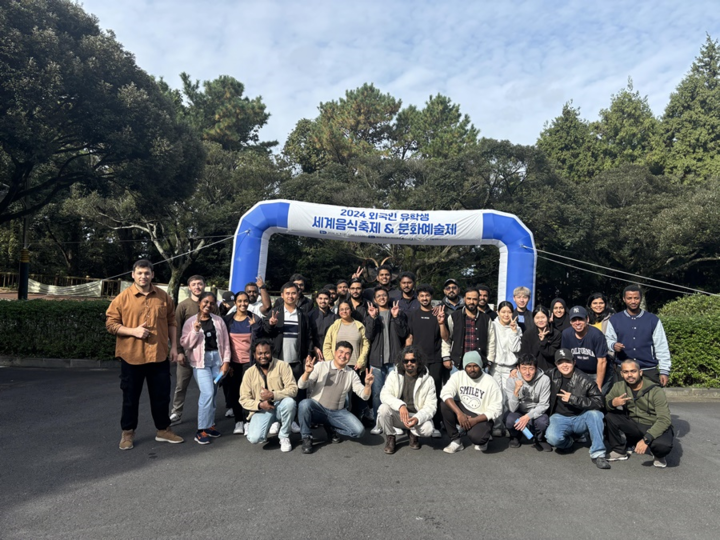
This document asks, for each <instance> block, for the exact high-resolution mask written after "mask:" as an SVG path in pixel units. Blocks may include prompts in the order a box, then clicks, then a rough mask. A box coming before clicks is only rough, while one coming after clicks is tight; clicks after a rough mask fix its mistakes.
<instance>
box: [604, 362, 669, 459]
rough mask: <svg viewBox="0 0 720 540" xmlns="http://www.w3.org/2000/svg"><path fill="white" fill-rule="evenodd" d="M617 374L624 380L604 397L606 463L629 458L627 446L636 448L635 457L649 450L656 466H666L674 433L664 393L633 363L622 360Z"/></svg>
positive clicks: (616, 384)
mask: <svg viewBox="0 0 720 540" xmlns="http://www.w3.org/2000/svg"><path fill="white" fill-rule="evenodd" d="M620 374H621V375H622V378H623V379H624V380H622V381H620V382H617V383H615V384H614V385H613V387H612V388H611V389H610V392H608V395H607V396H605V403H606V404H607V410H608V412H607V414H606V415H605V422H606V423H607V429H608V442H609V444H610V457H609V458H608V461H625V460H626V459H628V458H629V457H630V456H629V455H628V452H627V445H628V443H629V444H634V445H635V453H636V454H645V453H646V452H647V451H648V449H649V450H650V452H652V455H653V457H654V460H653V465H654V466H655V467H659V468H664V467H667V461H665V456H667V455H668V454H669V453H670V452H671V451H672V447H673V437H674V433H673V428H672V424H671V423H670V408H669V407H668V404H667V398H666V397H665V392H664V391H663V389H662V388H660V385H658V384H656V383H654V382H653V381H651V380H650V379H645V378H643V373H642V371H641V370H640V364H639V363H638V362H637V361H636V360H625V361H624V362H623V363H622V364H621V365H620ZM623 433H624V434H625V439H626V440H623V437H622V434H623Z"/></svg>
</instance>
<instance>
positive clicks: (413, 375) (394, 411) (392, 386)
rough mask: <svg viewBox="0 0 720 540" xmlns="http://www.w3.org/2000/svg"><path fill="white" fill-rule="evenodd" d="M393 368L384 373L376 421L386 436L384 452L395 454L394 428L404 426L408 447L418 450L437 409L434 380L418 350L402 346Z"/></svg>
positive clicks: (402, 428)
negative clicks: (383, 383) (385, 377)
mask: <svg viewBox="0 0 720 540" xmlns="http://www.w3.org/2000/svg"><path fill="white" fill-rule="evenodd" d="M400 358H402V360H401V361H400V362H398V365H397V369H396V370H394V371H392V372H391V373H390V375H388V378H387V382H386V383H385V385H384V386H383V388H382V392H381V394H380V399H381V401H382V405H380V409H379V411H378V424H379V425H380V426H381V427H382V430H383V432H384V433H385V434H386V436H387V442H386V444H385V453H386V454H394V453H395V437H396V432H395V429H396V428H397V429H401V430H404V429H407V430H408V438H409V439H410V448H411V449H413V450H419V449H420V439H419V437H430V436H431V435H432V432H433V429H434V426H433V423H432V418H433V416H435V411H436V409H437V394H436V392H435V383H434V382H433V380H432V377H430V375H429V374H428V372H427V369H426V368H425V363H424V362H423V353H422V351H421V350H420V349H418V348H416V347H413V346H410V347H406V348H405V349H404V350H403V351H402V353H401V354H400Z"/></svg>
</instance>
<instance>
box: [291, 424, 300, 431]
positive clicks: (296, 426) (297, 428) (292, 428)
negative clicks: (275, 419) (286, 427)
mask: <svg viewBox="0 0 720 540" xmlns="http://www.w3.org/2000/svg"><path fill="white" fill-rule="evenodd" d="M290 431H292V432H293V433H300V426H299V425H298V423H297V422H293V423H292V426H290Z"/></svg>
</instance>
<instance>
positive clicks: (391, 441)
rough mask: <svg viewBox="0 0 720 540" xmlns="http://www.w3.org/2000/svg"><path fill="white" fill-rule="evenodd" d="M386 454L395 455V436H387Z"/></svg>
mask: <svg viewBox="0 0 720 540" xmlns="http://www.w3.org/2000/svg"><path fill="white" fill-rule="evenodd" d="M385 453H386V454H394V453H395V435H388V436H387V442H386V443H385Z"/></svg>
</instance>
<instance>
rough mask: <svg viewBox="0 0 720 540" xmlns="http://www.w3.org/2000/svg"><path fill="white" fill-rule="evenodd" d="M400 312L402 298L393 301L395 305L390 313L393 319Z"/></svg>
mask: <svg viewBox="0 0 720 540" xmlns="http://www.w3.org/2000/svg"><path fill="white" fill-rule="evenodd" d="M399 314H400V300H395V301H394V302H393V307H392V308H390V315H392V316H393V319H394V318H395V317H397V316H398V315H399Z"/></svg>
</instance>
